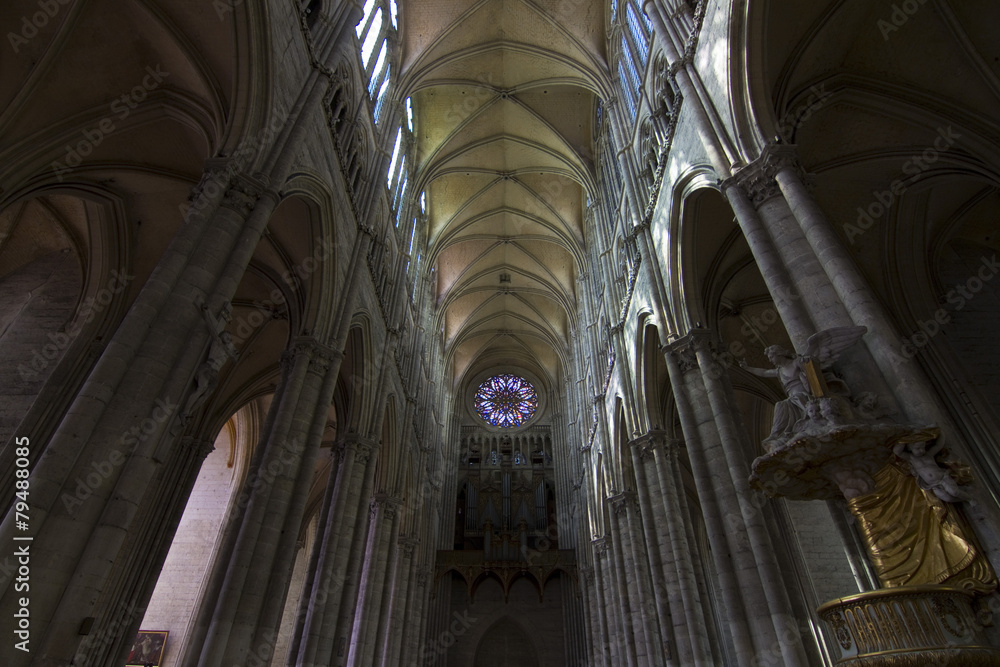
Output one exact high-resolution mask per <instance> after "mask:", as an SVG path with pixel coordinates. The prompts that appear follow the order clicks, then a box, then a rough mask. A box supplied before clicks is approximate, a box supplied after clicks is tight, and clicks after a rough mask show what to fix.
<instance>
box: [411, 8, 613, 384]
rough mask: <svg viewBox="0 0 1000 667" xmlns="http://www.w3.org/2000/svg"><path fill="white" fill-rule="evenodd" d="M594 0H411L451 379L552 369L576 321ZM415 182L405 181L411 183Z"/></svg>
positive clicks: (422, 167) (598, 88) (417, 94)
mask: <svg viewBox="0 0 1000 667" xmlns="http://www.w3.org/2000/svg"><path fill="white" fill-rule="evenodd" d="M603 7H604V3H602V2H600V1H599V0H583V1H582V2H580V3H575V2H561V3H547V4H546V5H545V6H542V5H539V4H536V3H533V2H529V1H526V0H484V1H482V2H457V3H447V4H446V5H441V4H438V3H416V2H413V3H411V4H409V5H408V6H407V12H406V14H405V21H404V23H403V26H402V30H403V34H402V37H401V39H402V50H403V52H402V59H403V64H404V66H403V76H402V86H403V89H404V90H406V91H408V92H410V93H411V95H412V99H413V103H414V109H415V115H416V117H417V119H418V121H417V128H416V142H417V145H416V161H417V165H418V167H417V170H418V171H417V185H418V188H423V189H424V190H425V191H426V193H427V216H428V220H427V224H428V229H427V247H426V248H425V249H424V253H425V256H426V257H427V258H428V260H429V261H428V264H427V266H429V267H430V269H431V270H432V271H434V282H433V285H434V291H435V298H436V306H437V309H436V322H435V323H436V325H437V326H438V327H439V328H440V329H441V330H442V331H443V332H444V339H445V345H446V353H447V355H448V359H449V361H450V362H451V364H452V370H453V372H454V375H453V380H454V381H455V382H460V381H461V379H462V378H463V377H465V376H466V375H467V373H468V372H470V371H477V370H479V369H481V368H484V367H487V366H491V365H498V364H502V363H504V362H514V363H520V364H523V365H525V366H527V367H529V368H534V369H535V370H537V371H541V372H544V373H545V375H547V376H548V377H549V378H553V379H555V378H557V377H559V376H560V375H561V369H562V368H563V363H562V362H563V360H564V357H565V353H566V350H567V349H568V345H569V338H570V332H571V331H572V330H573V329H574V328H575V327H576V326H577V324H576V321H575V313H576V302H577V299H578V298H579V295H578V292H577V290H578V285H577V276H578V275H579V274H580V272H581V264H582V262H583V257H584V254H583V244H584V232H583V214H584V202H585V201H586V192H587V191H588V190H591V189H592V182H593V167H592V145H593V141H592V135H593V117H594V109H595V102H596V99H597V98H598V97H599V96H601V94H602V91H603V90H604V89H605V88H604V85H605V84H603V83H602V82H603V81H606V80H607V78H606V75H604V74H603V72H605V71H606V65H605V54H604V44H605V37H604V15H603V11H604V10H603ZM418 191H419V189H418Z"/></svg>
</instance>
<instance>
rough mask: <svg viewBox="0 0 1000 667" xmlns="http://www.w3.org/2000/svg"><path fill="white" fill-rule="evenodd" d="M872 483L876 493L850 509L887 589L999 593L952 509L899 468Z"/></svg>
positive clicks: (886, 471)
mask: <svg viewBox="0 0 1000 667" xmlns="http://www.w3.org/2000/svg"><path fill="white" fill-rule="evenodd" d="M911 446H912V445H911ZM873 478H874V480H873V481H874V483H875V485H874V486H875V488H874V490H872V491H870V492H869V493H866V494H864V495H860V496H857V497H855V498H849V499H848V501H847V505H848V507H849V508H850V510H851V513H852V514H853V515H854V516H855V517H856V518H857V520H858V525H859V527H860V528H861V535H862V537H863V539H864V541H865V543H866V546H867V547H868V552H869V554H870V555H871V561H872V565H873V566H874V567H875V571H876V572H877V573H878V576H879V579H880V580H881V582H882V585H883V586H885V587H887V588H890V587H895V586H917V585H923V584H948V585H951V586H957V587H959V588H967V589H971V590H975V591H978V592H984V593H985V592H990V591H992V590H994V589H995V588H996V575H995V574H994V573H993V570H992V568H991V567H990V565H989V563H988V562H987V561H986V559H985V557H984V556H983V554H982V553H981V552H980V550H979V548H978V546H977V545H976V544H975V542H974V541H973V539H971V538H970V537H969V535H971V531H970V530H969V529H968V527H967V526H966V525H965V523H964V521H963V520H962V518H961V517H960V516H959V514H958V512H957V511H956V510H955V508H954V506H953V505H950V504H948V503H945V502H943V501H942V500H941V498H939V497H938V496H937V495H936V494H935V493H933V492H931V491H928V490H926V489H924V488H921V486H920V485H918V484H917V480H916V479H914V477H913V476H911V475H909V474H908V473H907V471H905V470H903V469H902V468H901V467H900V466H899V465H897V464H896V463H890V464H889V465H887V466H885V467H884V468H883V469H882V470H880V471H878V472H877V473H876V474H875V475H874V476H873Z"/></svg>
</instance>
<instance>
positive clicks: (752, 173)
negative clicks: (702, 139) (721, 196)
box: [721, 143, 801, 208]
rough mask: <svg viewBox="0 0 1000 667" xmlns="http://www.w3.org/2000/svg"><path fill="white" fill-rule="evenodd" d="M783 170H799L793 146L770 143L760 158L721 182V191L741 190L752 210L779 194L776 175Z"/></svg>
mask: <svg viewBox="0 0 1000 667" xmlns="http://www.w3.org/2000/svg"><path fill="white" fill-rule="evenodd" d="M783 169H799V170H800V169H801V167H800V166H799V162H798V157H797V152H796V150H795V146H792V145H787V144H775V143H770V144H768V145H767V146H765V147H764V150H763V151H762V152H761V154H760V157H758V158H757V159H756V160H754V161H753V162H751V163H750V164H748V165H746V166H745V167H743V168H742V169H740V170H739V171H737V172H736V173H735V174H734V175H733V176H732V177H730V178H727V179H726V180H724V181H722V182H721V185H722V188H723V190H725V189H727V188H729V187H733V186H737V187H740V188H742V189H743V191H744V192H745V193H746V195H747V197H748V198H749V199H750V202H751V203H752V204H753V206H754V208H760V206H761V204H763V203H764V202H766V201H767V200H769V199H771V198H773V197H777V196H779V195H780V194H781V190H780V189H779V188H778V182H777V180H775V176H776V175H777V173H778V172H779V171H781V170H783Z"/></svg>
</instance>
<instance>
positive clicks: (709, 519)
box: [665, 344, 754, 664]
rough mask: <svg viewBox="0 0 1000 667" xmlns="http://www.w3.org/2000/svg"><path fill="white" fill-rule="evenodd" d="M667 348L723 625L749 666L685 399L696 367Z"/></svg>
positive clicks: (712, 496) (741, 618) (748, 643)
mask: <svg viewBox="0 0 1000 667" xmlns="http://www.w3.org/2000/svg"><path fill="white" fill-rule="evenodd" d="M669 348H670V351H668V352H667V354H666V355H665V357H666V361H667V371H668V373H669V374H670V384H671V387H672V388H673V393H674V400H675V401H676V403H677V413H678V416H679V417H680V420H681V428H682V429H683V431H684V438H685V440H686V441H687V443H688V453H689V458H690V461H691V468H692V473H693V475H694V479H695V486H696V487H697V491H698V499H699V503H700V504H701V512H702V516H703V517H704V520H705V528H706V532H707V533H708V540H709V543H710V544H711V547H712V559H713V561H714V564H715V570H716V572H715V573H716V576H717V577H718V579H719V590H720V593H721V595H722V601H723V604H724V606H725V608H726V616H727V618H726V619H725V621H726V623H727V625H728V626H729V631H730V635H731V636H732V640H733V645H734V647H735V650H736V654H737V656H738V659H739V660H740V664H750V661H751V660H752V659H753V655H754V644H753V640H752V639H751V637H752V635H751V629H750V627H749V626H748V623H747V618H746V613H745V611H744V609H743V601H742V600H741V595H740V584H739V581H738V580H737V576H736V572H735V571H734V570H733V563H732V561H731V560H730V558H728V557H727V554H729V553H730V546H729V543H728V540H727V537H726V529H725V526H723V524H722V517H721V514H720V512H719V507H718V502H719V500H718V499H717V498H716V492H715V489H714V488H713V486H712V474H711V472H710V471H709V470H708V468H707V466H706V465H705V464H704V462H703V460H702V456H703V454H702V452H701V451H700V450H701V449H702V448H703V447H702V444H701V443H702V435H701V432H700V430H699V428H698V425H699V420H698V418H697V417H696V415H695V413H694V411H693V410H692V407H691V403H690V400H689V398H688V395H687V381H686V379H685V376H686V373H689V372H691V371H692V370H693V369H694V368H695V367H696V363H695V362H694V360H692V359H690V358H688V357H687V356H685V357H684V358H683V363H684V366H683V368H682V366H681V359H680V358H679V355H678V354H677V350H678V348H679V345H678V344H672V345H671V346H669Z"/></svg>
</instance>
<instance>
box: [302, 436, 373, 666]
mask: <svg viewBox="0 0 1000 667" xmlns="http://www.w3.org/2000/svg"><path fill="white" fill-rule="evenodd" d="M342 446H343V454H342V456H343V463H341V465H340V469H339V471H338V474H337V479H336V481H334V480H331V481H330V482H329V483H330V484H334V483H335V484H336V490H335V491H334V501H333V506H332V507H333V508H334V509H332V510H331V512H330V514H329V520H328V522H327V524H326V525H325V526H322V527H321V528H322V530H321V532H320V534H319V535H318V536H317V540H316V547H315V548H317V549H319V550H320V555H319V559H318V564H317V567H316V572H315V574H314V582H313V585H312V596H311V598H310V599H309V600H308V601H306V600H303V608H302V610H301V612H300V613H303V614H304V615H305V618H306V622H305V627H304V628H303V631H302V633H303V636H302V638H301V639H300V642H299V654H298V658H297V662H299V663H305V664H316V663H323V662H324V661H325V664H329V661H330V657H331V655H332V653H333V646H334V639H335V638H334V631H335V629H336V624H337V618H336V617H337V613H338V610H339V608H340V604H341V599H342V597H343V592H344V584H345V581H346V579H347V565H348V557H349V553H350V546H351V543H352V541H354V540H358V539H361V538H360V536H359V535H358V533H359V531H358V525H359V523H360V522H361V521H362V520H365V522H366V520H367V511H366V509H362V508H361V505H362V500H361V498H362V487H363V485H364V480H365V478H366V468H367V467H368V463H369V461H370V460H371V458H372V451H373V450H374V448H375V444H374V442H372V441H371V440H370V439H368V438H363V437H361V436H359V435H358V434H357V433H353V434H348V435H347V436H346V437H345V439H344V443H343V445H342ZM365 498H367V497H365ZM364 504H365V507H366V508H367V500H365V501H364ZM359 515H360V516H359ZM345 654H346V646H345Z"/></svg>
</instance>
